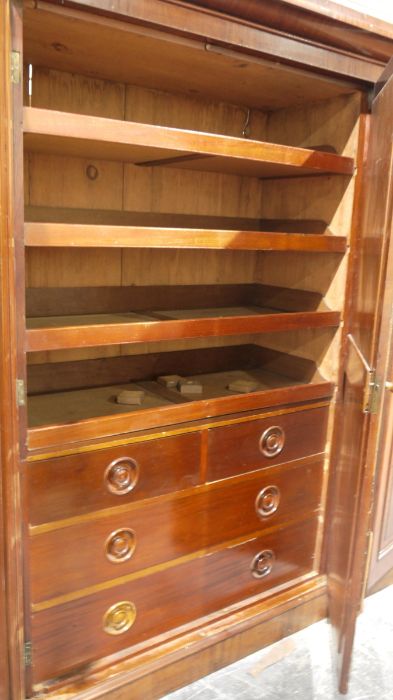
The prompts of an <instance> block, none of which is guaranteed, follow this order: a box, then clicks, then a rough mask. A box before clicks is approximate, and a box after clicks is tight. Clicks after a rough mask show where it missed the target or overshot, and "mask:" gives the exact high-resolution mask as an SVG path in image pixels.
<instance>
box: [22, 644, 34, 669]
mask: <svg viewBox="0 0 393 700" xmlns="http://www.w3.org/2000/svg"><path fill="white" fill-rule="evenodd" d="M32 657H33V645H32V643H31V642H25V644H24V648H23V660H24V663H25V666H31V664H32Z"/></svg>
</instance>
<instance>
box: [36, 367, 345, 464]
mask: <svg viewBox="0 0 393 700" xmlns="http://www.w3.org/2000/svg"><path fill="white" fill-rule="evenodd" d="M284 384H285V382H284ZM291 384H292V382H291ZM333 387H334V385H333V384H332V383H331V382H327V381H321V380H319V379H318V378H317V379H316V380H315V382H311V383H303V382H302V381H301V380H300V381H299V384H297V383H296V384H294V385H293V386H282V385H281V387H280V388H277V389H274V388H273V389H264V390H263V391H256V392H254V393H250V394H244V395H240V394H239V395H236V396H230V397H226V396H225V397H222V398H214V399H208V400H205V401H203V400H202V401H190V402H189V403H188V404H180V405H173V406H163V407H161V408H160V411H159V412H158V411H157V410H156V409H151V410H149V409H146V410H143V411H135V412H134V413H124V414H118V415H112V416H103V417H102V418H92V419H87V420H82V421H79V422H77V423H70V424H57V425H44V426H42V427H39V428H31V429H30V430H29V431H28V447H29V450H31V451H32V450H41V451H42V449H45V450H50V451H53V450H59V448H63V449H64V446H65V445H67V446H68V449H70V448H71V449H72V445H75V444H76V443H78V442H81V441H85V440H94V439H97V438H98V437H100V438H104V437H109V436H111V437H113V436H119V435H121V434H122V433H128V432H130V431H134V430H149V429H151V428H157V427H162V426H163V425H164V426H171V425H175V424H178V423H183V422H184V421H190V420H200V419H203V418H206V413H208V415H209V417H212V418H213V417H217V416H222V415H225V414H231V413H237V412H239V411H249V410H255V409H257V410H260V409H264V408H266V407H268V406H280V405H283V404H291V403H293V404H296V403H297V402H299V401H311V400H318V399H327V398H330V397H331V395H332V392H333Z"/></svg>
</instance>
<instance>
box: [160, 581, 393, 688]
mask: <svg viewBox="0 0 393 700" xmlns="http://www.w3.org/2000/svg"><path fill="white" fill-rule="evenodd" d="M277 659H278V660H277ZM344 697H346V699H347V700H393V586H390V587H389V588H385V590H383V591H381V592H380V593H376V594H375V595H373V596H371V597H369V598H367V599H366V601H365V607H364V612H363V613H362V614H361V615H360V617H359V620H358V626H357V634H356V642H355V653H354V661H353V667H352V675H351V684H350V689H349V693H348V695H347V696H342V695H340V694H339V693H338V692H337V691H336V688H335V675H334V671H333V668H332V660H331V656H330V630H329V626H328V624H327V622H318V623H317V624H315V625H312V626H310V627H308V628H306V629H305V630H302V631H301V632H297V633H296V634H294V635H292V636H291V637H287V638H286V639H284V640H282V641H281V642H278V643H277V644H274V645H273V646H271V647H269V648H268V649H265V650H262V651H259V652H256V653H255V654H252V655H251V656H248V657H246V658H245V659H242V660H241V661H238V662H237V663H235V664H232V666H228V667H227V668H224V669H222V670H221V671H217V672H216V673H212V674H211V675H210V676H207V677H206V678H203V679H202V680H199V681H197V682H196V683H192V684H191V685H189V686H187V687H186V688H182V689H180V690H177V691H176V692H174V693H171V694H170V695H168V696H167V698H166V700H293V698H295V699H298V700H339V699H341V700H344Z"/></svg>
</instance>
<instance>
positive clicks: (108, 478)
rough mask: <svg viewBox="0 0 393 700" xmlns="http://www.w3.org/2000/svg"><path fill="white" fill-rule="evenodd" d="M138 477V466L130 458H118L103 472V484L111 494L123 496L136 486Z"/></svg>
mask: <svg viewBox="0 0 393 700" xmlns="http://www.w3.org/2000/svg"><path fill="white" fill-rule="evenodd" d="M138 476H139V467H138V464H137V463H136V462H135V461H134V460H133V459H130V457H120V459H115V460H114V461H113V462H111V463H110V465H109V467H108V468H107V470H106V472H105V484H106V487H107V489H108V491H110V492H111V493H114V494H115V495H116V496H123V494H125V493H129V492H130V491H132V489H133V488H134V487H135V486H136V483H137V481H138Z"/></svg>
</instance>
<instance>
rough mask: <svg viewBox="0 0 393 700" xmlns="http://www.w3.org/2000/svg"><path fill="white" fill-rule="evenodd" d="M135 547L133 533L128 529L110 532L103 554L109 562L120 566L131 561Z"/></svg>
mask: <svg viewBox="0 0 393 700" xmlns="http://www.w3.org/2000/svg"><path fill="white" fill-rule="evenodd" d="M135 546H136V537H135V532H134V531H133V530H131V529H130V528H123V529H121V530H115V531H114V532H112V533H111V534H110V535H109V537H108V539H107V541H106V542H105V554H106V557H107V559H109V561H111V562H113V563H114V564H121V563H122V562H123V561H127V559H131V557H132V555H133V554H134V551H135Z"/></svg>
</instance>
